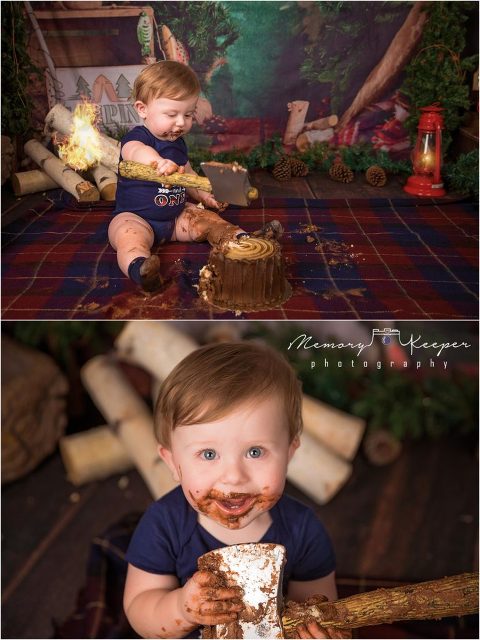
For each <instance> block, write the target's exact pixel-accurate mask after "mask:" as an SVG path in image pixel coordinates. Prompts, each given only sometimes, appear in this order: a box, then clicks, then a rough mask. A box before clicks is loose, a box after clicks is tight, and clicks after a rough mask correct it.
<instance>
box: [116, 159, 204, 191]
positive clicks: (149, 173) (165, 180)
mask: <svg viewBox="0 0 480 640" xmlns="http://www.w3.org/2000/svg"><path fill="white" fill-rule="evenodd" d="M118 172H119V174H120V175H121V176H123V177H124V178H131V179H133V180H150V181H151V182H161V183H162V184H168V185H178V186H180V187H186V188H187V189H189V188H194V189H202V191H209V192H211V191H212V185H211V183H210V180H209V179H208V178H205V177H202V176H197V175H196V174H193V173H171V174H170V175H169V176H159V175H158V173H156V171H155V169H154V168H153V167H150V166H149V165H148V164H142V163H141V162H134V161H133V160H122V162H120V164H119V165H118Z"/></svg>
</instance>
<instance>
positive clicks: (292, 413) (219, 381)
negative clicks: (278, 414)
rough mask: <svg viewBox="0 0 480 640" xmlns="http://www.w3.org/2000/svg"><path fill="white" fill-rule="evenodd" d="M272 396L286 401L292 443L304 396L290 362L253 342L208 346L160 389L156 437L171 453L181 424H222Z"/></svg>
mask: <svg viewBox="0 0 480 640" xmlns="http://www.w3.org/2000/svg"><path fill="white" fill-rule="evenodd" d="M269 393H274V394H275V393H276V394H277V396H278V397H279V398H280V400H281V401H283V404H284V409H285V415H286V418H287V423H288V429H289V437H290V442H292V440H293V439H294V438H295V437H296V436H298V435H299V434H300V433H301V431H302V412H301V407H302V392H301V384H300V382H299V380H298V379H297V377H296V375H295V372H294V370H293V369H292V367H291V365H290V364H289V363H288V361H287V360H286V359H285V358H284V357H283V356H282V355H280V354H279V353H278V352H277V351H274V350H273V349H271V348H269V347H266V346H263V345H259V344H256V343H254V342H238V343H237V342H230V343H222V344H213V345H207V346H206V347H202V348H200V349H197V350H196V351H193V352H192V353H191V354H189V355H188V356H187V357H186V358H184V359H183V360H182V361H181V362H180V363H179V364H178V365H177V366H176V367H175V368H174V369H173V370H172V371H171V372H170V374H169V375H168V377H167V378H166V379H165V381H164V382H163V384H162V385H161V387H160V392H159V395H158V399H157V403H156V407H155V417H154V425H155V435H156V437H157V440H158V441H159V443H160V444H161V445H163V446H165V447H167V448H170V446H171V434H172V432H173V430H174V429H175V428H176V427H178V426H179V425H194V424H200V423H202V422H213V421H215V420H219V419H220V418H223V417H225V416H226V415H228V413H231V412H232V411H233V410H234V409H236V408H237V407H238V406H239V405H240V404H241V403H243V402H246V401H249V400H252V399H253V398H259V397H262V398H263V397H265V396H267V394H269Z"/></svg>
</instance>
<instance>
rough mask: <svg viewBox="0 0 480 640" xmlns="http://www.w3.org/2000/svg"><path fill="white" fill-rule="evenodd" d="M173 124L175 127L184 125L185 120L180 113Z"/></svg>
mask: <svg viewBox="0 0 480 640" xmlns="http://www.w3.org/2000/svg"><path fill="white" fill-rule="evenodd" d="M175 124H176V126H177V127H183V125H184V124H185V118H184V116H182V114H181V113H179V114H177V117H176V119H175Z"/></svg>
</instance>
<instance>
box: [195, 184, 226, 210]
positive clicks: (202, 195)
mask: <svg viewBox="0 0 480 640" xmlns="http://www.w3.org/2000/svg"><path fill="white" fill-rule="evenodd" d="M197 197H198V201H199V202H201V203H202V204H203V205H204V206H205V208H206V209H216V210H218V211H223V210H224V209H226V206H228V203H223V202H218V200H216V199H215V197H214V196H213V195H212V194H211V193H209V192H208V191H202V189H197Z"/></svg>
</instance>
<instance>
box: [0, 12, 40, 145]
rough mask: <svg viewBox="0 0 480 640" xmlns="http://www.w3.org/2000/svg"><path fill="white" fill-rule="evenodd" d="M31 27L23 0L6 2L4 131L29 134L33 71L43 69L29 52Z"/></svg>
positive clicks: (10, 133)
mask: <svg viewBox="0 0 480 640" xmlns="http://www.w3.org/2000/svg"><path fill="white" fill-rule="evenodd" d="M27 44H28V30H27V23H26V18H25V14H24V10H23V2H3V3H2V133H4V134H5V135H8V136H14V135H22V136H23V135H28V134H29V132H30V131H31V130H32V122H31V113H32V111H33V103H32V100H31V98H30V96H29V95H28V93H27V88H28V84H29V75H30V74H31V73H39V70H38V69H37V67H35V66H34V65H33V64H32V62H31V60H30V56H29V55H28V52H27Z"/></svg>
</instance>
